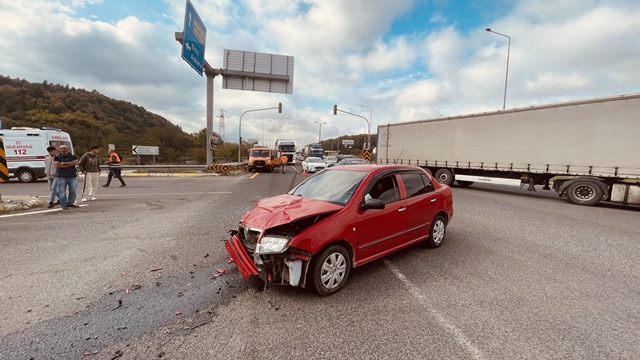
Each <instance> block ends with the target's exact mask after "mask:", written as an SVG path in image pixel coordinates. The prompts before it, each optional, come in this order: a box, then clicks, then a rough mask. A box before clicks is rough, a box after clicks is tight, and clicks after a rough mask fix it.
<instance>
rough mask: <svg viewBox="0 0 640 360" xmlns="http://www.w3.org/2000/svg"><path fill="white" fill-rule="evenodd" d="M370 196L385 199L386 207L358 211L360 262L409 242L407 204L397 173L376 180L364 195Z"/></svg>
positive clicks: (366, 197) (372, 181)
mask: <svg viewBox="0 0 640 360" xmlns="http://www.w3.org/2000/svg"><path fill="white" fill-rule="evenodd" d="M367 199H379V200H382V202H384V204H385V208H384V209H366V210H361V209H360V210H358V223H357V231H358V256H357V258H356V261H357V262H358V263H363V262H367V261H369V260H373V259H374V258H377V257H380V256H383V255H385V254H388V253H390V252H392V251H393V250H394V249H395V248H397V247H398V246H402V245H403V244H404V243H405V242H406V232H405V230H406V227H407V217H406V207H405V201H404V200H401V198H400V189H399V188H398V179H397V178H396V175H395V174H387V175H385V176H383V177H381V178H378V179H372V180H371V183H370V184H368V186H367V191H366V194H365V195H364V200H367Z"/></svg>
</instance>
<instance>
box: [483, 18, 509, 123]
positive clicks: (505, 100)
mask: <svg viewBox="0 0 640 360" xmlns="http://www.w3.org/2000/svg"><path fill="white" fill-rule="evenodd" d="M485 30H486V31H488V32H492V33H494V34H497V35H500V36H504V37H506V38H507V39H509V44H508V46H507V71H506V74H505V76H504V98H503V99H502V110H504V109H505V108H506V107H507V81H508V79H509V55H510V53H511V36H509V35H505V34H501V33H499V32H497V31H493V30H491V28H486V29H485Z"/></svg>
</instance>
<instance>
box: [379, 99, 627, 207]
mask: <svg viewBox="0 0 640 360" xmlns="http://www.w3.org/2000/svg"><path fill="white" fill-rule="evenodd" d="M377 162H378V163H382V164H386V163H399V164H413V165H418V166H420V167H423V168H426V169H428V170H429V171H431V172H432V174H434V176H435V178H436V179H437V181H438V182H440V183H443V184H448V185H450V184H452V183H453V182H454V181H455V182H457V183H458V185H460V186H462V187H466V186H470V185H472V184H473V183H474V182H481V183H496V184H504V185H518V186H528V189H529V190H534V187H535V185H542V186H543V189H545V190H550V189H551V188H553V190H555V191H556V192H557V193H558V194H559V195H560V196H566V197H567V198H568V199H569V201H570V202H572V203H574V204H579V205H596V204H598V203H599V202H600V201H603V200H604V201H609V202H614V203H621V204H640V94H630V95H621V96H612V97H605V98H596V99H587V100H579V101H569V102H562V103H554V104H547V105H536V106H531V107H523V108H515V109H508V110H502V111H492V112H486V113H481V114H470V115H461V116H450V117H446V118H437V119H431V120H420V121H412V122H405V123H396V124H389V125H380V126H378V151H377Z"/></svg>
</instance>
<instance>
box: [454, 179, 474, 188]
mask: <svg viewBox="0 0 640 360" xmlns="http://www.w3.org/2000/svg"><path fill="white" fill-rule="evenodd" d="M456 182H457V183H458V185H460V187H463V188H466V187H469V186H471V185H473V181H464V180H456Z"/></svg>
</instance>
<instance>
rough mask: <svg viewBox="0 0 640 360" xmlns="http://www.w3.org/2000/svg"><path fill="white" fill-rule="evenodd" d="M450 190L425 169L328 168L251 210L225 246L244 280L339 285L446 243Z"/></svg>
mask: <svg viewBox="0 0 640 360" xmlns="http://www.w3.org/2000/svg"><path fill="white" fill-rule="evenodd" d="M452 216H453V198H452V195H451V189H450V188H449V187H448V186H446V185H441V184H439V183H438V182H437V181H435V180H434V179H433V177H432V176H431V175H430V174H429V173H427V172H426V171H425V170H423V169H422V168H419V167H417V166H410V165H360V166H341V167H334V168H330V169H326V170H324V171H321V172H319V173H318V174H316V175H314V176H312V177H309V178H307V179H306V180H305V181H303V182H302V183H300V184H299V185H298V186H296V187H295V188H293V189H292V190H291V191H289V192H288V193H287V194H283V195H278V196H275V197H272V198H268V199H263V200H260V201H258V203H257V204H256V205H255V206H254V207H253V209H251V210H250V211H249V212H248V213H246V214H245V215H244V217H243V218H242V220H241V221H240V226H239V227H238V229H237V230H232V231H231V238H230V239H229V240H228V241H226V243H225V247H226V249H227V251H228V252H229V254H230V255H231V257H232V258H233V261H234V262H235V265H236V266H237V267H238V270H240V273H241V274H242V276H243V277H244V278H245V279H249V278H252V277H256V278H258V279H261V280H263V281H266V282H269V283H272V284H278V285H287V284H288V285H292V286H302V287H313V288H315V290H316V291H317V292H318V293H319V294H321V295H330V294H333V293H335V292H336V291H338V290H340V288H342V286H344V284H345V283H346V281H347V278H348V277H349V271H350V270H351V268H354V267H357V266H360V265H363V264H365V263H367V262H370V261H373V260H376V259H379V258H381V257H383V256H385V255H388V254H390V253H392V252H394V251H398V250H400V249H402V248H405V247H407V246H409V245H411V244H414V243H417V242H420V241H424V242H426V244H427V245H429V246H430V247H433V248H436V247H439V246H440V245H442V243H443V241H444V238H445V232H446V227H447V224H448V223H449V222H450V221H451V217H452Z"/></svg>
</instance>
